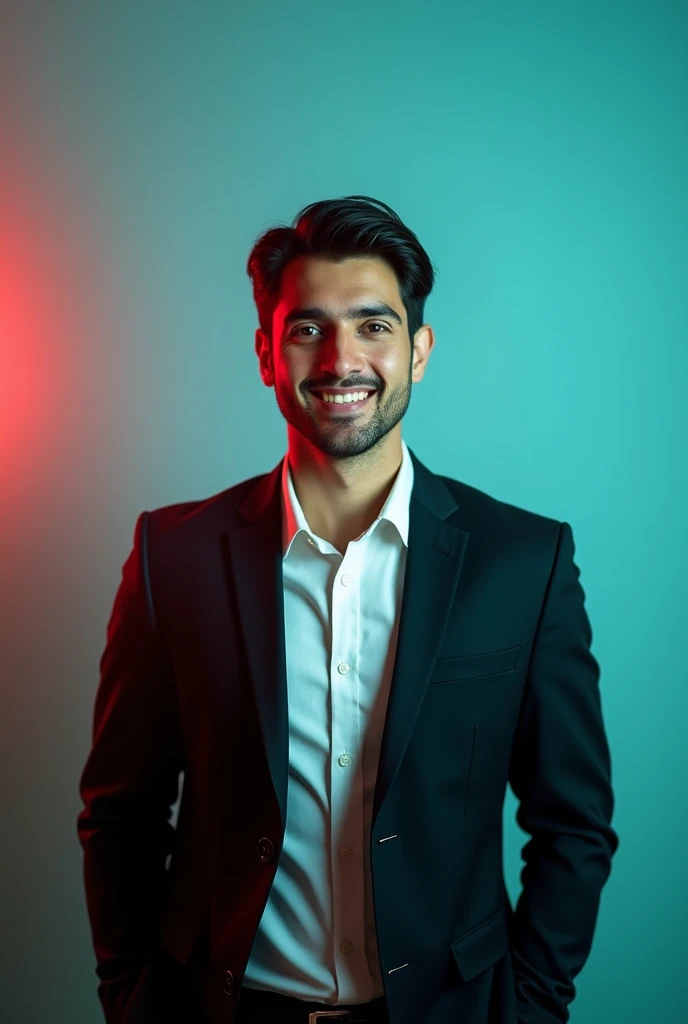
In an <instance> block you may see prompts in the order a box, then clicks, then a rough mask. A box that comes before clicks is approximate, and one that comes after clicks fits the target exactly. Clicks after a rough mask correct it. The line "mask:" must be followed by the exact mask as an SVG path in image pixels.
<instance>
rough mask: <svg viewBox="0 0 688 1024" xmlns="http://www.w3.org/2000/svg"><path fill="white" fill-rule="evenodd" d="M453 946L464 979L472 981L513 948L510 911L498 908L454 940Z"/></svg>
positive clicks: (457, 964)
mask: <svg viewBox="0 0 688 1024" xmlns="http://www.w3.org/2000/svg"><path fill="white" fill-rule="evenodd" d="M451 949H452V953H453V954H454V959H455V960H456V966H457V967H458V968H459V973H460V975H461V978H462V980H463V981H470V980H471V978H475V977H477V976H478V975H479V974H482V972H483V971H486V970H487V968H488V967H492V965H493V964H495V963H497V961H498V960H501V959H502V957H503V956H504V955H505V954H506V953H507V952H508V951H509V933H508V931H507V926H506V910H500V911H498V913H496V914H493V915H492V917H488V919H487V920H486V921H483V922H482V923H481V924H479V925H476V926H475V927H474V928H471V929H470V931H468V932H465V933H464V934H463V935H460V936H459V937H458V939H454V941H453V942H452V944H451Z"/></svg>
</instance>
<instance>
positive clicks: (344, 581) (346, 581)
mask: <svg viewBox="0 0 688 1024" xmlns="http://www.w3.org/2000/svg"><path fill="white" fill-rule="evenodd" d="M350 583H351V576H349V574H348V572H345V573H344V575H343V576H342V586H343V587H348V586H349V584H350Z"/></svg>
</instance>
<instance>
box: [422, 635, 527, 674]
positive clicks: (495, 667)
mask: <svg viewBox="0 0 688 1024" xmlns="http://www.w3.org/2000/svg"><path fill="white" fill-rule="evenodd" d="M520 652H521V645H520V644H516V646H515V647H507V648H505V649H504V650H501V651H486V652H485V653H484V654H464V655H461V656H460V657H458V658H438V659H437V661H436V662H435V667H434V669H433V672H432V675H431V676H430V683H447V682H450V681H451V680H454V679H476V678H479V677H480V676H492V675H495V674H497V673H498V672H512V671H513V670H514V669H515V668H516V662H517V661H518V656H519V654H520Z"/></svg>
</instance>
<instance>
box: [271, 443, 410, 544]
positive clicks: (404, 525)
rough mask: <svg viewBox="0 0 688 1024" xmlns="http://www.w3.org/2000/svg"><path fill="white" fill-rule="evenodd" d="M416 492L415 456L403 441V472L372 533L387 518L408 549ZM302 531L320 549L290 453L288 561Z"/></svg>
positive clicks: (286, 475)
mask: <svg viewBox="0 0 688 1024" xmlns="http://www.w3.org/2000/svg"><path fill="white" fill-rule="evenodd" d="M412 490H413V462H412V461H411V456H410V455H409V450H408V448H407V446H406V442H405V441H404V439H403V438H402V440H401V466H400V467H399V471H398V473H397V475H396V477H395V479H394V483H393V484H392V489H391V491H390V492H389V494H388V495H387V500H386V502H385V503H384V505H383V506H382V510H381V512H380V515H379V516H378V518H377V519H376V520H375V522H374V523H372V524H371V527H370V530H371V532H372V530H374V529H375V526H376V524H377V523H379V522H380V520H381V519H386V520H387V521H388V522H390V523H393V524H394V526H396V528H397V531H398V533H399V536H400V537H401V539H402V541H403V542H404V544H405V545H406V547H408V531H409V506H410V502H411V492H412ZM301 530H304V531H305V532H306V534H307V535H308V536H309V537H311V538H312V539H313V541H314V542H315V544H316V545H318V547H319V544H318V538H317V537H316V535H315V534H314V533H313V532H312V531H311V529H310V527H309V526H308V523H307V522H306V517H305V516H304V514H303V509H302V508H301V504H300V502H299V499H298V498H297V496H296V491H295V490H294V483H293V480H292V475H291V467H290V465H289V454H288V453H287V454H286V455H285V456H284V459H283V461H282V556H283V557H284V558H286V556H287V554H288V553H289V549H290V547H291V544H292V541H293V540H294V537H296V535H297V534H298V533H299V532H300V531H301Z"/></svg>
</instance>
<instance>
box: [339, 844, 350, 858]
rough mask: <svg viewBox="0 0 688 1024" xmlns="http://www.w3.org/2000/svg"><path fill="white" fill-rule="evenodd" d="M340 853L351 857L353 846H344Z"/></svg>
mask: <svg viewBox="0 0 688 1024" xmlns="http://www.w3.org/2000/svg"><path fill="white" fill-rule="evenodd" d="M339 853H340V856H342V857H350V856H351V847H350V846H342V848H341V850H340V851H339Z"/></svg>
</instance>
